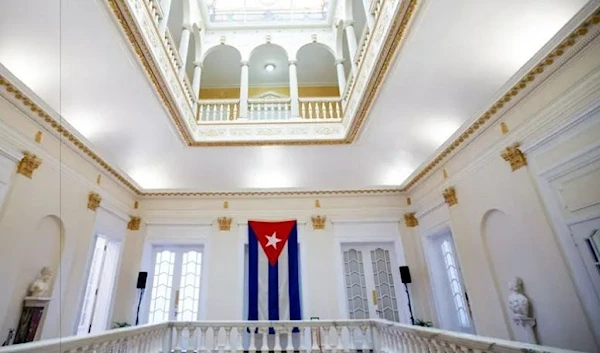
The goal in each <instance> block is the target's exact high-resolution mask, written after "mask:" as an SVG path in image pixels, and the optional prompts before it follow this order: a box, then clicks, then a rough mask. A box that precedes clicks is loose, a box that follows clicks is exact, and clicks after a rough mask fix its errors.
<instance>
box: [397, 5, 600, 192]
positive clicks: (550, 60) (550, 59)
mask: <svg viewBox="0 0 600 353" xmlns="http://www.w3.org/2000/svg"><path fill="white" fill-rule="evenodd" d="M599 23H600V10H597V11H596V12H594V13H593V14H592V15H591V16H590V17H588V19H587V20H585V21H584V22H583V23H582V24H581V25H580V26H579V27H577V28H576V29H575V30H573V32H571V34H569V35H568V36H567V38H566V39H565V40H563V41H562V42H561V43H560V44H559V45H557V46H556V48H554V50H552V51H551V52H550V53H549V54H548V55H546V57H545V58H543V59H542V60H540V62H539V63H538V64H537V65H536V66H534V67H533V68H532V69H531V70H530V71H529V72H528V73H527V74H525V75H524V76H523V78H522V79H521V80H520V81H519V82H517V83H516V84H515V85H514V86H513V87H512V88H511V89H509V90H508V91H507V92H506V93H505V94H504V95H503V96H502V97H501V98H500V99H498V100H497V101H496V103H494V104H493V105H492V106H491V107H490V108H489V109H488V110H487V111H486V112H485V113H484V114H483V115H481V116H480V117H479V118H478V119H477V120H475V122H474V123H473V124H471V126H469V128H468V129H467V130H466V131H465V132H463V133H462V134H460V136H458V137H457V138H456V139H455V140H454V141H453V142H452V143H451V144H450V145H448V147H446V148H445V149H444V150H443V151H442V152H441V153H440V154H438V156H437V157H435V158H434V159H433V161H431V162H430V163H429V164H428V165H427V166H426V167H425V168H423V170H421V171H420V172H419V173H418V174H417V175H416V176H415V177H413V178H412V179H411V180H410V181H409V182H408V183H406V184H405V186H404V187H403V188H402V190H403V191H407V190H409V189H410V188H411V187H412V186H414V185H415V184H416V183H418V182H419V181H420V180H421V179H423V178H424V177H425V176H426V175H427V174H428V173H429V172H430V171H431V170H432V169H433V168H435V167H436V166H437V165H438V164H440V162H441V161H442V160H444V159H445V158H446V157H448V156H449V155H450V154H451V153H452V152H453V151H454V150H455V149H457V148H458V146H460V145H462V144H463V142H465V141H466V140H467V139H468V138H469V137H470V136H472V135H473V134H474V133H475V132H476V131H477V130H479V129H481V127H482V126H484V125H485V124H486V123H487V122H488V121H489V120H490V119H491V118H492V117H493V116H495V115H496V114H497V113H498V112H499V111H500V109H502V107H504V104H506V103H508V102H510V101H511V100H512V99H513V98H515V97H516V96H517V95H519V93H521V92H522V91H523V90H524V89H525V88H526V87H527V86H528V85H530V84H531V83H532V82H533V81H535V79H536V77H538V76H539V75H540V74H542V73H543V72H544V70H545V69H546V68H548V67H550V66H552V65H553V64H554V62H555V60H556V59H557V58H558V57H560V56H562V55H563V54H564V53H565V50H566V49H567V48H570V47H572V46H574V45H575V43H577V40H578V39H579V38H580V37H583V36H585V35H586V34H587V33H588V31H589V27H591V26H595V25H598V24H599Z"/></svg>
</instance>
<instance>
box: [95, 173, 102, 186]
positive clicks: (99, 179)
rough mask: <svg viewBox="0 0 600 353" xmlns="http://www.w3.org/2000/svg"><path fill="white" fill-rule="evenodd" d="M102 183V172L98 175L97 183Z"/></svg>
mask: <svg viewBox="0 0 600 353" xmlns="http://www.w3.org/2000/svg"><path fill="white" fill-rule="evenodd" d="M100 183H102V174H98V176H97V177H96V184H98V185H100Z"/></svg>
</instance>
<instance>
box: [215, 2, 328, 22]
mask: <svg viewBox="0 0 600 353" xmlns="http://www.w3.org/2000/svg"><path fill="white" fill-rule="evenodd" d="M207 5H208V6H207V7H208V17H209V20H210V21H211V22H213V23H228V22H229V23H231V22H235V23H260V22H268V23H273V22H287V23H289V22H320V21H326V20H327V11H328V9H329V6H328V5H329V4H328V0H208V1H207Z"/></svg>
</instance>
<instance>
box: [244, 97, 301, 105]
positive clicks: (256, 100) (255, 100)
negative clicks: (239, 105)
mask: <svg viewBox="0 0 600 353" xmlns="http://www.w3.org/2000/svg"><path fill="white" fill-rule="evenodd" d="M291 101H292V99H291V98H289V97H283V98H248V103H258V104H260V103H289V102H291Z"/></svg>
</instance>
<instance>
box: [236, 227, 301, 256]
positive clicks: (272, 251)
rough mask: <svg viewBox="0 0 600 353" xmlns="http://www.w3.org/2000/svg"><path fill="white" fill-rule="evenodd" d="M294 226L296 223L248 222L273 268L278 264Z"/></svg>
mask: <svg viewBox="0 0 600 353" xmlns="http://www.w3.org/2000/svg"><path fill="white" fill-rule="evenodd" d="M294 225H296V221H280V222H264V221H248V226H249V227H250V228H251V229H252V232H253V233H254V236H255V237H256V240H258V242H259V243H260V246H261V247H262V249H263V251H264V252H265V255H267V259H269V264H270V265H271V266H273V265H275V263H277V259H278V258H279V255H280V254H281V251H282V250H283V248H284V247H285V243H286V242H287V240H288V238H289V237H290V233H291V232H292V228H294Z"/></svg>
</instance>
